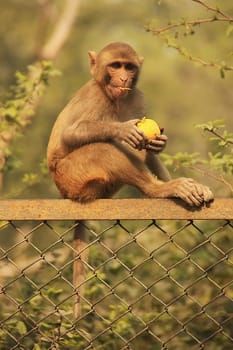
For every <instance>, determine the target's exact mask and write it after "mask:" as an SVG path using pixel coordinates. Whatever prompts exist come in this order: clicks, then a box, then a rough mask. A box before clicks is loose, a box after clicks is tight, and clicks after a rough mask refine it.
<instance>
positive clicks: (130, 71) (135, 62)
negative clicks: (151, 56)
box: [47, 43, 213, 318]
mask: <svg viewBox="0 0 233 350" xmlns="http://www.w3.org/2000/svg"><path fill="white" fill-rule="evenodd" d="M89 58H90V66H91V74H92V76H93V79H92V80H90V81H89V82H88V83H87V84H86V85H84V86H83V87H82V88H81V89H80V90H79V91H78V92H77V93H76V95H75V96H74V97H73V98H72V100H71V101H70V102H69V103H68V105H67V106H66V107H65V109H64V110H63V111H62V112H61V114H60V115H59V117H58V119H57V121H56V123H55V125H54V127H53V130H52V134H51V137H50V141H49V145H48V152H47V155H48V166H49V169H50V172H51V174H52V177H53V179H54V181H55V183H56V185H57V187H58V189H59V190H60V192H61V194H62V196H63V197H64V198H70V199H73V200H77V201H80V202H87V201H91V200H95V199H96V198H109V197H111V196H112V195H113V194H114V193H115V192H116V191H117V190H119V189H120V187H121V186H122V185H124V184H128V185H133V186H135V187H137V188H138V189H139V190H140V191H141V192H142V193H144V194H145V195H146V196H148V197H158V198H168V197H179V198H182V199H183V200H184V201H185V202H186V203H188V204H189V205H191V206H193V205H195V206H200V205H201V204H202V203H204V202H209V201H211V200H212V199H213V195H212V193H211V191H210V190H209V188H208V187H206V186H203V185H201V184H199V183H197V182H195V181H194V180H193V179H189V178H178V179H175V180H171V179H170V175H169V173H168V171H167V169H166V168H165V167H164V166H163V164H162V163H161V161H160V160H159V158H158V156H157V154H158V153H159V152H161V151H162V150H163V149H164V147H165V145H166V141H167V136H166V135H160V136H157V138H156V139H155V140H152V141H149V140H148V139H147V138H146V137H145V135H144V134H143V132H142V131H140V130H139V128H137V125H136V124H137V122H138V121H139V118H141V117H143V116H144V115H145V107H144V101H143V94H142V93H141V92H140V91H139V90H138V89H137V88H136V83H137V80H138V76H139V72H140V68H141V65H142V62H143V58H142V57H139V56H138V55H137V53H136V52H135V51H134V50H133V48H132V47H130V46H129V45H127V44H125V43H112V44H110V45H108V46H106V47H105V48H103V49H102V50H101V51H100V52H99V53H98V54H96V53H95V52H93V51H90V52H89ZM85 236H86V232H85V225H84V224H83V223H82V222H80V223H78V225H77V227H76V230H75V233H74V252H75V254H74V271H73V283H74V287H75V303H74V317H75V318H77V317H78V316H80V314H81V304H80V301H81V287H82V286H83V282H84V279H85V273H84V265H85V264H84V263H83V262H84V261H85V260H86V259H87V254H88V253H87V248H86V245H87V241H86V238H85Z"/></svg>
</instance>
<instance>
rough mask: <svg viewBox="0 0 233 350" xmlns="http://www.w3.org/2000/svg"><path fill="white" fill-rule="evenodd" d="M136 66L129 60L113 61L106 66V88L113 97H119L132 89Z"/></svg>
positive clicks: (136, 70)
mask: <svg viewBox="0 0 233 350" xmlns="http://www.w3.org/2000/svg"><path fill="white" fill-rule="evenodd" d="M137 72H138V67H136V66H135V65H134V64H132V63H130V62H127V61H126V62H122V61H115V62H112V63H111V64H109V65H108V66H107V73H108V76H109V83H108V84H107V86H106V90H107V92H108V93H110V95H111V96H112V97H113V98H116V99H117V98H121V97H125V96H127V95H128V93H129V92H130V91H131V90H132V86H133V81H134V78H135V76H136V75H137Z"/></svg>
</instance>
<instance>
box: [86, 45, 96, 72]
mask: <svg viewBox="0 0 233 350" xmlns="http://www.w3.org/2000/svg"><path fill="white" fill-rule="evenodd" d="M88 56H89V63H90V69H91V74H93V70H94V66H95V63H96V57H97V53H96V52H95V51H88Z"/></svg>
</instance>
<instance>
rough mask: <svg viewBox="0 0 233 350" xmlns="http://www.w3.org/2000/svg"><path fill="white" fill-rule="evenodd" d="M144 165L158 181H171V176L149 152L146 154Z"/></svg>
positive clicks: (157, 158)
mask: <svg viewBox="0 0 233 350" xmlns="http://www.w3.org/2000/svg"><path fill="white" fill-rule="evenodd" d="M146 165H147V166H148V168H149V169H150V171H151V172H152V173H153V174H154V175H156V176H157V177H158V179H159V180H162V181H165V182H166V181H169V180H171V175H170V174H169V171H168V170H167V168H166V167H165V165H164V164H163V163H162V161H161V160H160V158H159V157H158V156H157V155H155V154H153V153H151V152H147V156H146Z"/></svg>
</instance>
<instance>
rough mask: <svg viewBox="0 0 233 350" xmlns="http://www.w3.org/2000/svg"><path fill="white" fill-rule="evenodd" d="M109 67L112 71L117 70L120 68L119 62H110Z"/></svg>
mask: <svg viewBox="0 0 233 350" xmlns="http://www.w3.org/2000/svg"><path fill="white" fill-rule="evenodd" d="M109 66H110V67H111V68H114V69H119V68H121V62H112V63H111V64H110V65H109Z"/></svg>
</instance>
